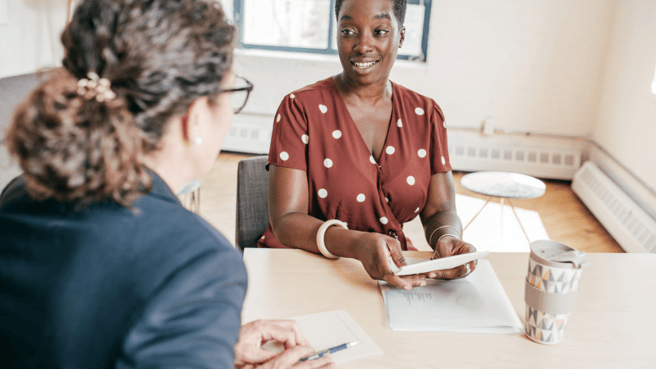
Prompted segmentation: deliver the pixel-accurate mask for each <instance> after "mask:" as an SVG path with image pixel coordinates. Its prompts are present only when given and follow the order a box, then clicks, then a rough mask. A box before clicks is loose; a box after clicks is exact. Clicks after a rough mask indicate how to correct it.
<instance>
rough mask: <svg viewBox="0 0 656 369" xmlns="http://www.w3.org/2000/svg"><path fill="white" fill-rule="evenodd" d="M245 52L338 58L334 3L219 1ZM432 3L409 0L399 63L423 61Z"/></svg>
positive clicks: (327, 0) (318, 0) (319, 0)
mask: <svg viewBox="0 0 656 369" xmlns="http://www.w3.org/2000/svg"><path fill="white" fill-rule="evenodd" d="M220 1H221V3H223V5H224V9H225V10H226V13H230V12H231V11H232V14H233V15H234V19H235V24H236V25H237V26H238V27H239V38H240V43H241V46H242V47H243V48H245V49H265V50H280V51H295V52H308V53H319V54H337V49H336V45H335V29H336V22H335V15H334V14H335V11H334V8H335V1H334V0H267V1H262V0H220ZM430 8H431V0H408V8H407V10H406V16H405V28H406V33H405V42H404V43H403V47H402V48H401V49H400V50H399V53H398V58H399V59H409V60H421V61H425V60H426V49H427V45H428V24H429V19H430Z"/></svg>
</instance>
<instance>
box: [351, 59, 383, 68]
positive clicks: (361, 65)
mask: <svg viewBox="0 0 656 369" xmlns="http://www.w3.org/2000/svg"><path fill="white" fill-rule="evenodd" d="M379 61H380V60H376V61H373V62H366V63H358V62H351V64H353V65H355V66H356V67H358V68H360V69H366V68H369V67H371V66H372V65H374V64H376V63H378V62H379Z"/></svg>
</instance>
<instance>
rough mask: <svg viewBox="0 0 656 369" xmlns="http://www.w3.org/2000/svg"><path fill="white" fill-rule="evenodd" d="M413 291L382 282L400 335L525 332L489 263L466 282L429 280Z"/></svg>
mask: <svg viewBox="0 0 656 369" xmlns="http://www.w3.org/2000/svg"><path fill="white" fill-rule="evenodd" d="M426 281H427V284H426V286H425V287H415V288H413V289H412V290H410V291H407V290H404V289H400V288H394V287H391V286H390V285H388V284H387V283H386V282H383V281H380V282H379V286H380V289H381V292H382V294H383V300H384V305H385V318H386V321H387V326H388V327H390V328H391V329H393V330H398V331H445V332H468V333H493V334H494V333H496V334H512V333H521V332H522V331H523V326H522V322H521V321H520V320H519V317H518V316H517V313H516V312H515V309H514V308H513V307H512V304H511V303H510V300H509V299H508V296H507V295H506V293H505V291H504V290H503V287H502V286H501V283H500V282H499V279H498V278H497V276H496V274H495V273H494V269H492V265H491V264H490V262H489V261H487V260H479V261H478V264H477V266H476V269H475V270H474V271H473V272H472V273H471V274H470V275H469V276H467V277H466V278H463V279H456V280H451V281H441V280H432V279H431V280H429V279H427V280H426Z"/></svg>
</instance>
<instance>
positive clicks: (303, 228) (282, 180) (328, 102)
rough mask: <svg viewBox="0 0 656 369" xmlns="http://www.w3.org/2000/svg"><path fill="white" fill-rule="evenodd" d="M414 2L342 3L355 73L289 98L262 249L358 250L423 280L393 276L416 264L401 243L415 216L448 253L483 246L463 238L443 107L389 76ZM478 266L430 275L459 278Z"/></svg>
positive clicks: (274, 146) (279, 117) (370, 260)
mask: <svg viewBox="0 0 656 369" xmlns="http://www.w3.org/2000/svg"><path fill="white" fill-rule="evenodd" d="M405 8H406V1H403V0H342V1H340V0H337V1H336V2H335V13H336V15H337V22H338V23H337V31H338V32H337V46H338V52H339V58H340V61H341V64H342V67H343V72H342V73H340V74H338V75H336V76H333V77H330V78H328V79H325V80H323V81H319V82H317V83H315V84H313V85H310V86H307V87H305V88H302V89H300V90H298V91H295V92H293V93H291V94H289V95H287V96H285V98H284V99H283V101H282V103H281V104H280V107H279V109H278V111H277V113H276V116H275V118H274V128H273V135H272V140H271V150H270V154H269V171H270V173H269V176H270V183H269V195H270V200H269V212H270V218H271V225H270V226H269V228H268V229H267V230H266V232H265V233H264V235H263V236H262V238H261V239H260V241H259V243H258V246H260V247H291V248H299V249H304V250H307V251H309V252H314V253H320V252H321V253H322V254H324V255H326V256H328V257H334V256H343V257H350V258H355V259H358V260H360V261H361V262H362V264H363V265H364V267H365V269H366V271H367V272H368V273H369V275H370V276H371V277H372V278H374V279H382V280H385V281H387V282H388V283H390V284H392V285H394V286H397V287H403V288H406V289H411V288H412V287H413V286H422V285H424V284H425V283H426V282H425V280H424V279H425V278H426V275H415V276H409V277H397V276H395V275H394V274H393V273H392V268H393V264H396V266H399V267H400V266H402V265H404V264H405V261H404V258H403V254H402V253H401V250H407V249H414V248H413V247H412V243H411V242H410V240H409V239H407V238H406V237H405V236H404V234H403V231H402V225H403V223H405V222H408V221H410V220H412V219H414V218H415V217H416V216H417V215H419V216H420V217H421V220H422V223H423V225H424V230H425V233H426V239H427V240H428V241H429V245H430V246H431V247H432V248H433V249H435V254H434V257H436V258H437V257H444V256H450V255H455V254H461V253H466V252H473V251H475V248H474V247H473V246H472V245H470V244H468V243H466V242H464V241H462V236H461V235H462V225H461V223H460V219H459V218H458V216H457V214H456V208H455V190H454V185H453V177H452V175H451V165H450V163H449V156H448V152H447V139H446V125H445V123H444V116H443V114H442V111H441V110H440V108H439V107H438V106H437V104H436V103H435V102H434V101H433V100H432V99H430V98H427V97H424V96H421V95H419V94H417V93H415V92H412V91H410V90H408V89H406V88H404V87H402V86H399V85H397V84H395V83H393V82H391V81H390V80H389V79H388V77H389V73H390V70H391V68H392V66H393V64H394V61H395V60H396V54H397V50H398V48H399V47H401V44H402V43H403V38H404V33H405V28H404V27H403V19H404V17H405ZM333 219H336V220H338V221H332V222H330V220H333ZM326 221H329V222H326ZM331 225H340V226H341V227H335V226H331ZM390 256H391V259H390ZM474 268H475V262H471V263H469V264H467V265H466V266H460V267H457V268H454V269H450V270H447V271H435V272H430V273H428V274H427V276H428V277H429V278H444V279H450V278H459V277H464V276H466V275H467V274H469V273H470V272H471V271H472V270H473V269H474Z"/></svg>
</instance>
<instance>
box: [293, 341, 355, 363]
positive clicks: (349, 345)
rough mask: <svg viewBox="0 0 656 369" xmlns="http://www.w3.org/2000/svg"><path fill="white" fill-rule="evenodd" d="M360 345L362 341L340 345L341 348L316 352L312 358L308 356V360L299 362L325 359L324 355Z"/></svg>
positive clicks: (336, 347)
mask: <svg viewBox="0 0 656 369" xmlns="http://www.w3.org/2000/svg"><path fill="white" fill-rule="evenodd" d="M358 343H360V341H354V342H350V343H343V344H341V345H339V346H335V347H331V348H329V349H327V350H323V351H319V352H315V353H314V354H312V355H310V356H308V357H306V358H303V359H301V360H299V361H305V360H316V359H319V358H322V357H324V355H326V354H332V353H333V352H337V351H341V350H344V349H347V348H349V347H351V346H355V345H357V344H358Z"/></svg>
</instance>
